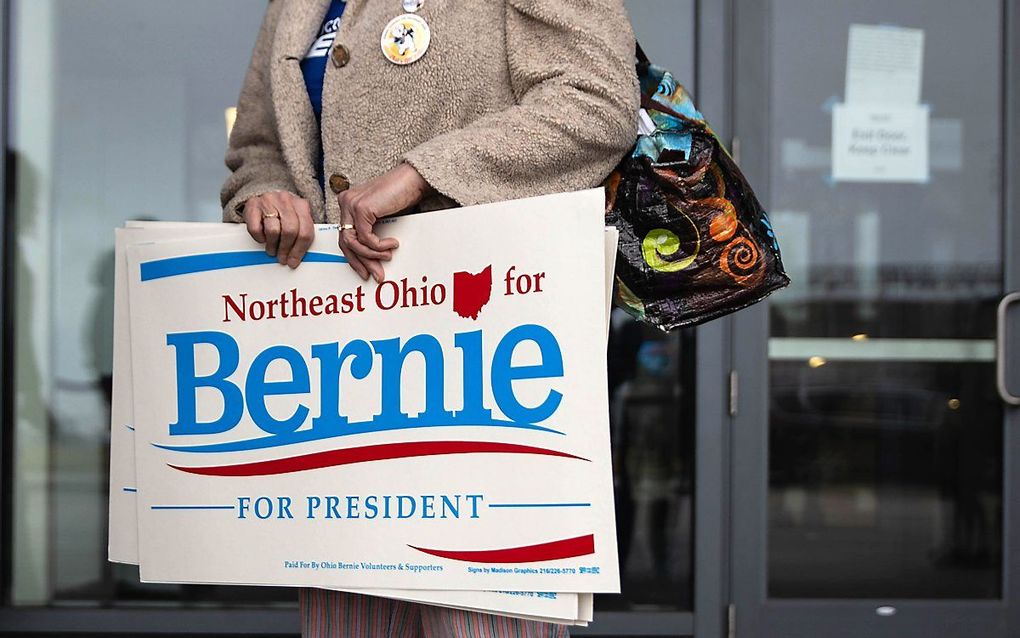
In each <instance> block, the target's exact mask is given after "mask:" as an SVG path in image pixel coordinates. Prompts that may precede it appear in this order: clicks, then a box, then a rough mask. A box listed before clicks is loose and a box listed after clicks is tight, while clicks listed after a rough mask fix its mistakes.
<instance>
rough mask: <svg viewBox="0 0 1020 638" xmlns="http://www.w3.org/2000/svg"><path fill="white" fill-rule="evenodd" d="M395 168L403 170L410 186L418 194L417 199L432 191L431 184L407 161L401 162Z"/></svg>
mask: <svg viewBox="0 0 1020 638" xmlns="http://www.w3.org/2000/svg"><path fill="white" fill-rule="evenodd" d="M397 170H399V171H401V172H403V173H404V174H405V176H406V179H407V180H408V183H409V184H410V185H411V188H413V189H414V191H415V192H416V193H417V194H418V200H422V199H424V198H425V197H427V196H428V195H429V194H431V193H432V190H433V189H432V185H431V184H429V183H428V182H427V181H426V180H425V178H424V177H422V176H421V173H419V172H418V170H417V169H415V167H413V166H411V165H410V164H408V163H407V162H401V164H400V166H398V167H397Z"/></svg>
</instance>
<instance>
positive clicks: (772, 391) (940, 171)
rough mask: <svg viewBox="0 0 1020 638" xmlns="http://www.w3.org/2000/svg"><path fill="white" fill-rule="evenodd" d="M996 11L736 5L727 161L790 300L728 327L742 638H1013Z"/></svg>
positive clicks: (860, 2)
mask: <svg viewBox="0 0 1020 638" xmlns="http://www.w3.org/2000/svg"><path fill="white" fill-rule="evenodd" d="M1011 4H1012V3H1008V2H1004V1H1003V0H971V1H970V2H967V3H948V2H939V3H932V2H930V1H928V0H849V1H847V2H840V3H831V2H826V3H820V2H817V1H816V0H770V1H762V0H736V1H735V32H734V36H735V37H734V50H735V60H736V63H735V78H736V82H735V89H734V90H735V98H734V107H733V108H734V112H735V127H736V134H737V136H738V139H739V144H738V148H739V150H740V155H741V157H740V161H741V164H742V166H743V167H744V168H745V169H746V171H747V173H748V176H749V178H750V180H751V183H752V184H754V185H755V186H756V189H757V190H759V191H760V195H761V196H762V198H763V201H764V202H765V204H766V207H767V208H768V209H769V210H770V211H771V216H772V220H773V222H774V224H775V226H776V231H777V234H778V236H779V238H780V242H781V244H782V247H783V250H784V260H785V262H786V265H787V268H788V270H789V272H790V276H791V278H792V280H793V284H792V285H791V286H790V287H789V288H788V289H786V290H784V291H782V292H780V293H778V294H776V295H775V296H774V297H773V298H772V300H771V301H770V303H769V304H768V305H767V306H765V305H763V307H761V308H756V309H754V310H752V311H748V312H745V313H740V314H739V315H738V316H736V318H735V319H734V334H735V335H736V337H735V340H734V349H733V352H734V355H733V359H734V363H733V365H734V369H735V371H736V372H737V375H738V378H739V390H740V395H739V400H738V405H737V414H736V417H735V421H734V437H733V468H734V469H733V493H734V501H733V511H732V517H733V530H734V531H733V537H734V544H733V554H732V565H731V569H732V588H733V600H734V605H735V606H734V608H733V610H732V613H733V616H734V617H735V622H736V624H735V629H736V635H737V636H740V637H741V638H744V637H747V636H761V637H776V638H779V637H782V638H797V637H802V636H803V637H809V636H810V637H812V638H814V637H816V636H823V635H824V636H826V637H827V638H828V637H840V636H846V637H848V638H849V637H851V636H853V637H859V636H868V637H869V638H883V637H886V636H888V637H893V636H895V637H896V638H904V637H912V636H918V637H929V636H944V637H957V636H959V637H961V638H962V637H964V636H966V637H970V636H982V637H997V636H1001V637H1006V636H1015V635H1018V632H1020V625H1018V624H1017V620H1016V617H1017V604H1016V600H1015V599H1016V597H1017V588H1016V585H1015V584H1014V580H1015V579H1014V578H1013V576H1014V575H1015V571H1014V570H1015V565H1012V564H1011V560H1012V561H1013V562H1015V559H1011V554H1015V553H1016V548H1015V547H1014V546H1012V545H1011V543H1010V538H1009V530H1011V529H1012V530H1016V529H1017V528H1016V526H1015V525H1011V520H1010V518H1011V516H1015V514H1014V512H1013V509H1014V508H1013V507H1012V503H1014V502H1015V501H1016V498H1017V492H1016V490H1015V487H1014V486H1013V485H1011V481H1014V482H1015V481H1016V479H1015V478H1013V477H1014V476H1015V474H1016V470H1017V469H1020V467H1018V466H1017V456H1016V454H1015V451H1016V450H1015V448H1016V447H1017V440H1018V437H1017V435H1016V433H1015V431H1016V428H1018V427H1020V417H1018V414H1017V412H1018V411H1017V409H1016V408H1015V407H1011V405H1010V403H1009V402H1008V401H1007V400H1006V398H1008V397H1006V398H1004V397H1003V396H1000V391H999V389H998V387H997V386H1005V387H1003V388H1002V389H1003V390H1004V391H1008V390H1009V386H1010V383H1011V382H1010V380H1008V379H997V373H998V372H1000V371H998V370H997V365H996V364H997V362H1001V363H1002V364H1003V365H1002V366H1001V367H1003V368H1008V367H1009V366H1015V365H1016V363H1015V361H1016V359H1017V358H1018V356H1020V353H1018V349H1017V348H1016V347H1013V348H1006V347H1005V346H1006V345H1007V344H1006V342H1004V341H1002V342H999V345H1000V346H1002V347H1001V348H999V349H998V350H997V340H996V339H997V335H998V334H999V332H1000V330H1005V331H1006V332H1013V333H1016V332H1017V328H1018V327H1020V322H1017V321H1016V319H1017V317H1016V316H1012V314H1011V313H1010V311H1009V308H1008V307H1005V306H1004V307H1003V312H1002V314H1003V317H1002V321H1001V322H1000V321H999V320H998V319H997V306H998V305H999V303H1000V300H1002V299H1003V298H1004V296H1005V295H1006V293H1007V292H1009V291H1010V290H1014V289H1016V288H1017V287H1018V281H1017V274H1018V272H1020V268H1018V266H1020V259H1018V258H1017V252H1018V248H1020V246H1018V243H1017V233H1016V227H1017V223H1018V216H1020V211H1018V209H1017V208H1016V205H1015V203H1013V202H1012V201H1011V199H1010V197H1009V194H1010V191H1009V189H1010V188H1011V187H1014V186H1013V181H1014V180H1016V179H1017V177H1016V175H1015V172H1016V171H1015V165H1013V166H1014V167H1013V168H1012V169H1011V170H1007V169H1006V168H1005V167H1007V166H1011V164H1010V163H1008V162H1007V160H1006V158H1007V157H1009V156H1008V155H1005V153H1006V152H1014V151H1015V150H1016V149H1015V141H1013V142H1010V141H1009V140H1008V134H1009V132H1010V131H1011V130H1012V128H1011V127H1012V125H1013V124H1014V123H1013V122H1011V121H1010V118H1011V117H1014V115H1013V114H1012V110H1011V109H1009V108H1007V106H1006V105H1007V103H1008V102H1007V100H1011V99H1012V95H1011V92H1015V91H1016V90H1017V89H1016V84H1015V75H1016V68H1015V66H1013V65H1014V64H1015V63H1014V62H1013V61H1012V58H1013V57H1014V55H1013V54H1007V50H1008V47H1011V46H1013V38H1014V36H1015V35H1016V30H1015V28H1012V27H1009V26H1008V25H1009V21H1010V20H1013V22H1014V23H1015V17H1014V16H1013V15H1012V14H1010V13H1008V12H1009V11H1012V10H1014V8H1013V7H1012V6H1010V5H1011ZM1014 26H1015V25H1014ZM1011 173H1012V174H1011ZM1015 314H1017V315H1020V313H1015ZM1010 321H1012V322H1013V325H1012V329H1011V330H1009V329H1008V328H1010V326H1008V325H1003V326H1001V327H1000V325H999V324H1000V323H1002V324H1008V323H1009V322H1010ZM1012 343H1013V344H1014V345H1015V343H1016V342H1015V341H1013V342H1012ZM1007 364H1008V365H1007ZM1001 372H1003V373H1008V372H1009V370H1002V371H1001ZM1006 376H1008V374H1007V375H1006ZM1014 376H1016V375H1014ZM997 381H998V383H997ZM1012 383H1013V384H1014V389H1013V391H1014V392H1015V391H1016V389H1015V385H1016V382H1015V381H1013V382H1012ZM1014 534H1015V532H1014Z"/></svg>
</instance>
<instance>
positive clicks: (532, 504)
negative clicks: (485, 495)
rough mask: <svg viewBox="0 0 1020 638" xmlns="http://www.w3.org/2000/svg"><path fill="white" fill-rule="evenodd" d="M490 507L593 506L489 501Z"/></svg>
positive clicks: (584, 504)
mask: <svg viewBox="0 0 1020 638" xmlns="http://www.w3.org/2000/svg"><path fill="white" fill-rule="evenodd" d="M489 507H591V503H489Z"/></svg>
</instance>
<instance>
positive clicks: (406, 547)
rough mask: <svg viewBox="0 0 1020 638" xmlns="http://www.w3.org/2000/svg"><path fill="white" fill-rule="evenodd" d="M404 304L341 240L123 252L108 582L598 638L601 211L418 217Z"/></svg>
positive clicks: (178, 230)
mask: <svg viewBox="0 0 1020 638" xmlns="http://www.w3.org/2000/svg"><path fill="white" fill-rule="evenodd" d="M377 230H378V231H379V233H380V234H381V235H384V236H394V237H398V238H400V240H401V246H400V248H399V250H397V251H396V252H395V253H394V257H393V260H392V261H391V262H388V263H386V264H385V267H386V280H385V281H384V282H383V283H381V284H377V283H375V282H373V281H370V282H364V281H362V280H361V279H359V278H358V277H357V276H356V274H355V273H354V271H353V270H352V269H351V268H350V267H349V266H348V265H347V264H346V261H345V259H344V257H343V255H342V254H341V253H340V252H339V250H338V248H337V244H336V234H337V231H336V228H335V227H331V226H320V227H318V228H317V232H316V237H315V239H314V242H313V244H312V246H311V248H310V250H309V252H308V254H307V255H306V256H305V258H304V262H303V263H302V265H301V266H300V267H298V268H297V269H294V270H291V269H290V268H287V267H285V266H280V265H279V264H277V263H276V261H275V259H273V258H271V257H268V256H267V255H266V254H265V252H264V250H263V249H262V247H261V246H259V245H257V244H256V243H255V242H254V241H253V240H252V239H251V238H250V237H249V236H248V234H247V232H246V231H245V229H244V228H243V227H241V226H238V225H229V224H198V223H179V224H178V223H142V222H139V223H129V224H128V225H127V227H126V228H122V229H118V230H117V233H116V259H117V261H116V291H115V296H116V308H115V325H114V332H115V347H114V385H113V414H112V435H111V470H110V547H109V558H110V560H111V561H115V562H120V563H130V564H137V565H138V566H139V570H140V575H141V579H142V580H143V581H145V582H155V583H215V584H247V585H277V586H281V585H282V586H292V587H321V588H329V589H337V590H343V591H349V592H358V593H363V594H370V595H374V596H383V597H389V598H395V599H401V600H408V601H418V602H422V603H427V604H432V605H442V606H448V607H456V608H464V609H470V610H476V611H482V612H486V613H495V614H504V615H508V616H518V617H525V618H534V619H540V620H546V621H551V622H558V623H564V624H576V625H584V624H587V623H588V622H589V621H591V619H592V593H599V592H607V593H615V592H618V591H619V586H620V578H619V569H618V563H617V548H616V532H615V525H614V515H613V490H612V470H611V466H610V444H609V423H608V406H607V403H608V401H607V389H606V388H607V384H606V359H605V350H606V348H605V346H606V337H607V331H608V311H609V299H610V292H611V280H612V271H613V262H614V255H615V251H616V234H615V230H613V229H608V228H605V227H604V223H603V193H602V191H601V189H597V190H589V191H582V192H578V193H567V194H561V195H550V196H545V197H537V198H532V199H526V200H519V201H513V202H505V203H497V204H488V205H484V206H472V207H466V208H459V209H453V210H448V211H441V212H436V213H428V214H421V215H410V216H404V217H399V218H395V219H392V220H387V221H386V222H384V223H381V224H379V226H378V228H377Z"/></svg>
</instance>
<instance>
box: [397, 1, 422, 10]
mask: <svg viewBox="0 0 1020 638" xmlns="http://www.w3.org/2000/svg"><path fill="white" fill-rule="evenodd" d="M423 4H425V2H424V0H400V6H402V7H404V11H406V12H407V13H414V12H416V11H417V10H418V9H421V5H423Z"/></svg>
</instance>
